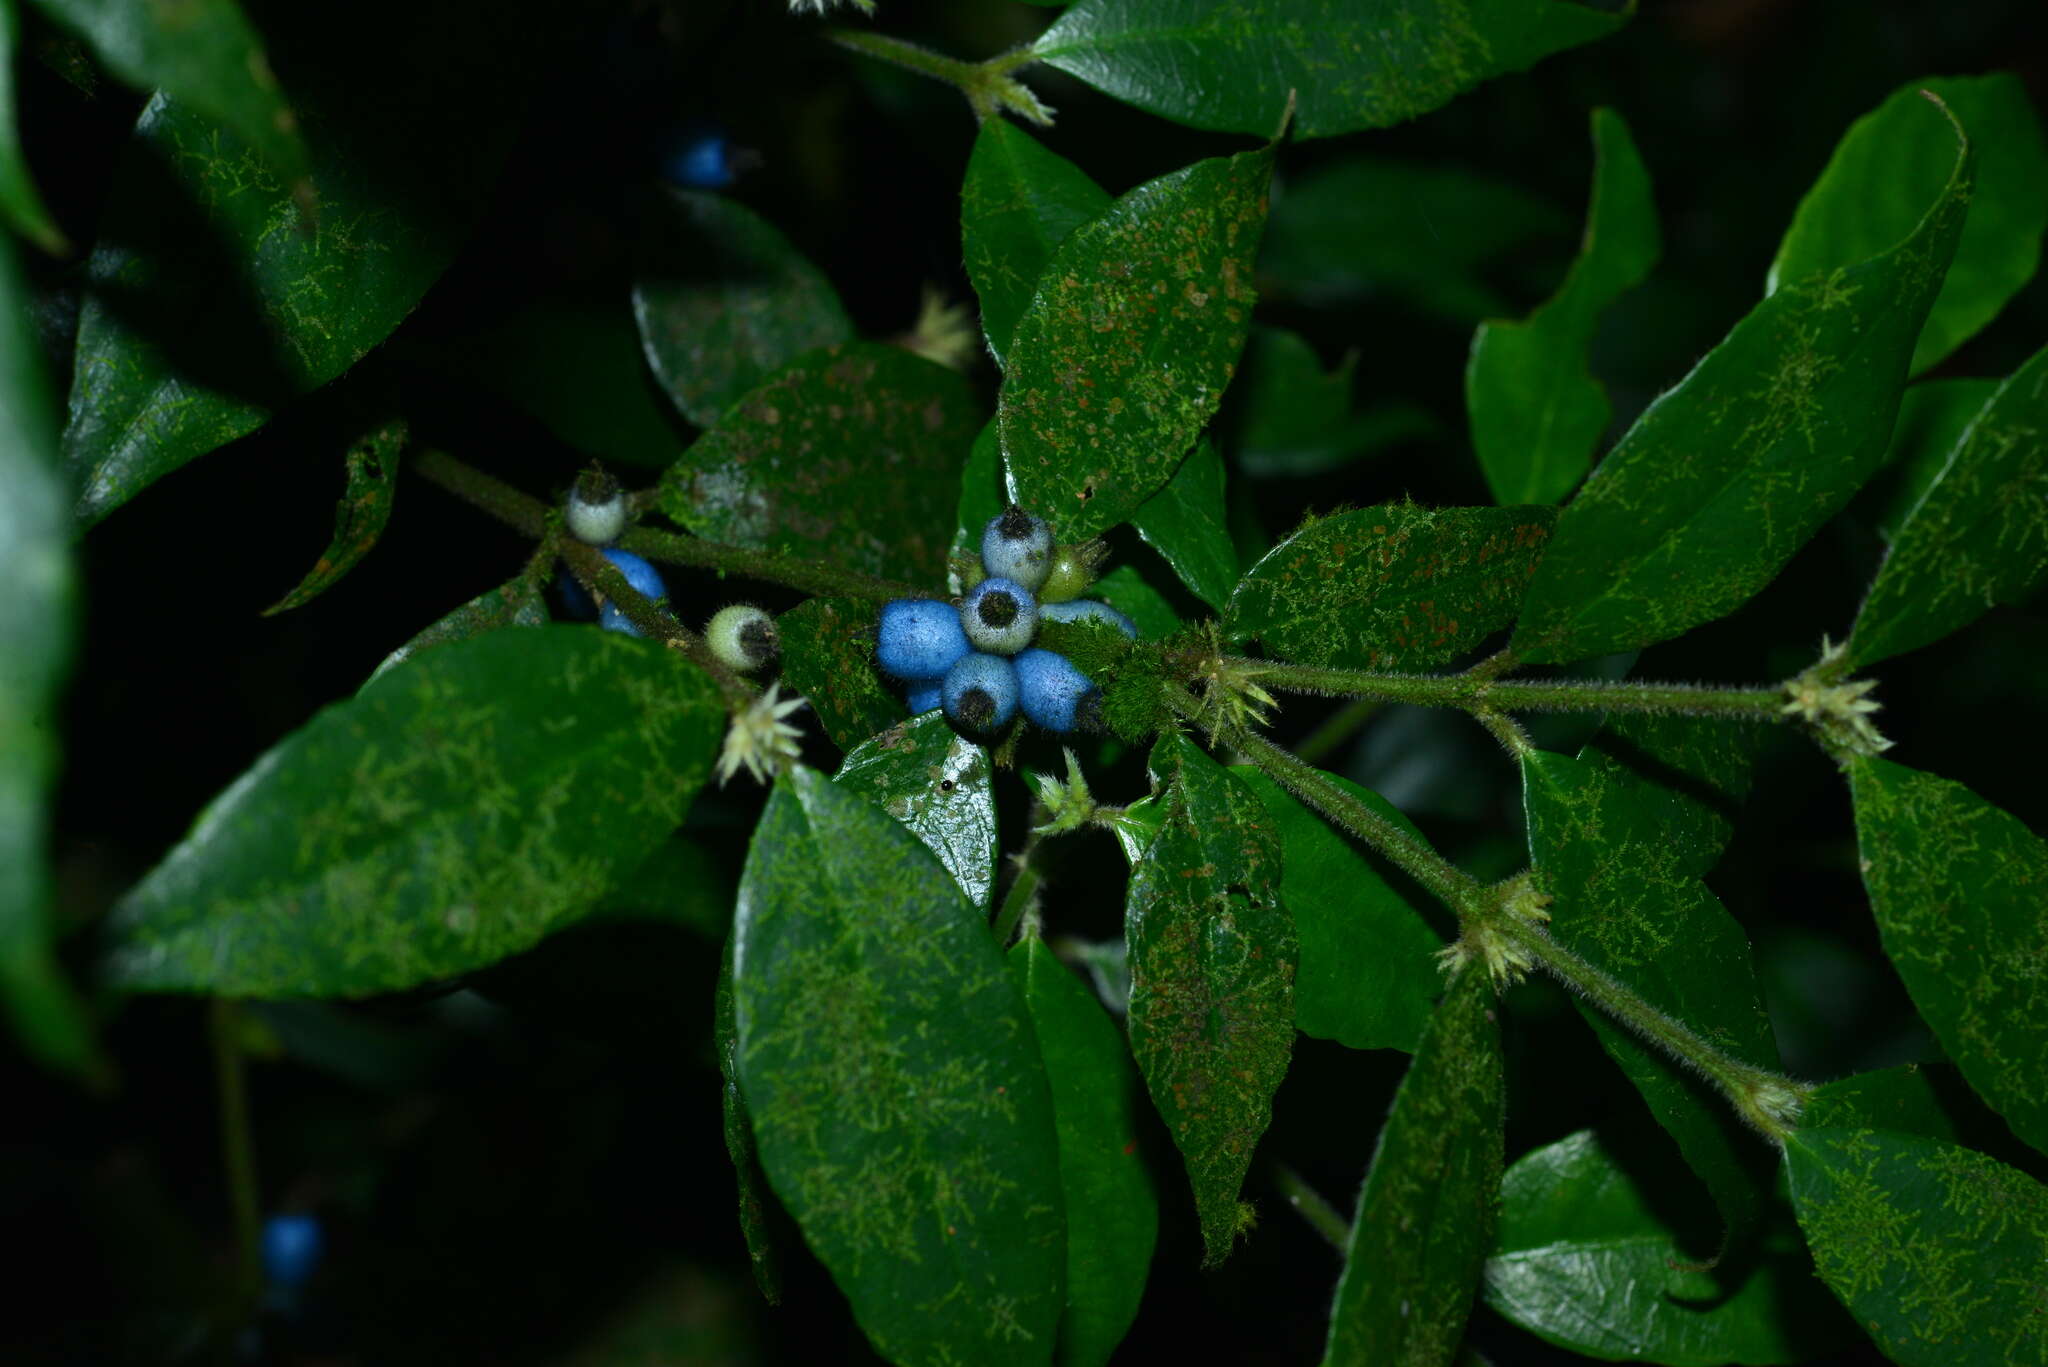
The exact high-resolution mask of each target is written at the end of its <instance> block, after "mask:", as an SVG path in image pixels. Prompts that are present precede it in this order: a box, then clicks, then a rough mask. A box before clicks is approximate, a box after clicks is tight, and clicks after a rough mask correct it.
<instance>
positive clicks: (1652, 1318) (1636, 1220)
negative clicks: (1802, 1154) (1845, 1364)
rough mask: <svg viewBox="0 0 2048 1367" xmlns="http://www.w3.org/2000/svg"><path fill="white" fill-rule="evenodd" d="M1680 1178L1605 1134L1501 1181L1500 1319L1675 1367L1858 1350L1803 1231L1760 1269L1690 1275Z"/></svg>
mask: <svg viewBox="0 0 2048 1367" xmlns="http://www.w3.org/2000/svg"><path fill="white" fill-rule="evenodd" d="M1670 1177H1671V1174H1669V1173H1667V1172H1664V1171H1661V1170H1649V1171H1645V1170H1643V1168H1642V1167H1641V1165H1640V1164H1636V1165H1626V1164H1623V1163H1621V1162H1618V1161H1617V1160H1616V1158H1615V1156H1614V1155H1613V1154H1612V1153H1610V1152H1609V1151H1608V1149H1607V1148H1606V1147H1605V1146H1604V1145H1603V1144H1602V1143H1601V1141H1600V1136H1599V1135H1597V1134H1595V1133H1594V1132H1593V1131H1591V1130H1581V1131H1579V1132H1578V1133H1577V1134H1574V1135H1570V1136H1568V1137H1566V1138H1564V1139H1560V1140H1558V1141H1557V1142H1556V1143H1555V1144H1550V1145H1547V1146H1546V1147H1544V1148H1540V1149H1537V1150H1535V1151H1534V1152H1532V1153H1528V1154H1524V1155H1523V1156H1522V1157H1521V1158H1519V1159H1517V1160H1516V1161H1515V1163H1514V1165H1513V1166H1511V1167H1510V1168H1509V1169H1508V1171H1507V1176H1506V1177H1504V1178H1503V1179H1502V1180H1501V1212H1500V1242H1499V1243H1498V1245H1496V1246H1495V1248H1494V1252H1493V1257H1492V1258H1490V1259H1489V1260H1488V1261H1487V1264H1486V1292H1485V1294H1486V1303H1487V1305H1488V1306H1489V1307H1490V1308H1492V1309H1493V1310H1495V1311H1496V1312H1498V1313H1499V1314H1500V1315H1501V1316H1502V1317H1504V1318H1505V1319H1507V1320H1509V1321H1510V1322H1511V1323H1514V1324H1516V1325H1519V1326H1520V1327H1522V1328H1524V1329H1526V1330H1528V1331H1529V1332H1530V1333H1532V1334H1535V1335H1538V1336H1539V1337H1541V1338H1544V1339H1547V1340H1548V1341H1549V1342H1551V1343H1554V1344H1556V1345H1557V1346H1558V1347H1560V1348H1567V1349H1570V1350H1572V1351H1574V1352H1578V1353H1584V1354H1585V1355H1587V1356H1588V1357H1596V1358H1605V1359H1608V1360H1613V1361H1632V1360H1642V1361H1646V1362H1659V1363H1666V1364H1669V1367H1722V1364H1724V1363H1795V1362H1804V1361H1807V1360H1809V1359H1811V1358H1814V1357H1816V1356H1819V1355H1820V1354H1822V1353H1826V1352H1830V1351H1833V1350H1835V1349H1838V1348H1843V1347H1846V1346H1847V1345H1849V1344H1851V1343H1853V1342H1855V1341H1856V1339H1857V1338H1858V1337H1859V1336H1858V1334H1857V1331H1856V1326H1855V1325H1854V1324H1853V1323H1852V1322H1850V1321H1849V1320H1848V1318H1847V1317H1846V1316H1844V1315H1843V1314H1842V1312H1841V1308H1840V1307H1839V1306H1837V1305H1836V1304H1835V1302H1834V1299H1833V1298H1832V1297H1831V1296H1829V1295H1828V1293H1827V1291H1826V1289H1825V1288H1824V1287H1822V1286H1821V1285H1820V1284H1819V1283H1818V1282H1816V1281H1815V1280H1814V1275H1813V1263H1812V1260H1811V1259H1810V1258H1808V1257H1807V1255H1806V1252H1805V1249H1804V1248H1803V1247H1802V1246H1801V1244H1800V1242H1799V1238H1798V1235H1797V1233H1796V1232H1795V1231H1793V1230H1791V1229H1789V1228H1782V1227H1779V1226H1773V1228H1772V1229H1771V1230H1770V1231H1769V1233H1768V1234H1767V1235H1766V1236H1765V1239H1764V1243H1763V1246H1762V1247H1761V1248H1760V1249H1758V1250H1757V1251H1756V1254H1755V1255H1754V1256H1750V1257H1744V1258H1741V1259H1734V1258H1731V1259H1726V1260H1724V1261H1723V1262H1722V1263H1721V1265H1719V1266H1718V1267H1715V1268H1711V1269H1709V1268H1706V1267H1703V1266H1701V1265H1700V1264H1699V1263H1697V1262H1693V1261H1690V1260H1689V1259H1688V1258H1687V1257H1686V1255H1685V1253H1684V1252H1683V1251H1682V1250H1681V1248H1680V1238H1681V1234H1680V1228H1679V1226H1677V1225H1675V1224H1674V1223H1673V1222H1672V1221H1671V1220H1670V1219H1669V1218H1667V1216H1666V1214H1665V1212H1666V1211H1668V1210H1669V1209H1670V1206H1671V1202H1672V1195H1673V1192H1672V1189H1671V1184H1670V1181H1669V1179H1670ZM1681 1180H1682V1179H1681ZM1787 1223H1789V1222H1787Z"/></svg>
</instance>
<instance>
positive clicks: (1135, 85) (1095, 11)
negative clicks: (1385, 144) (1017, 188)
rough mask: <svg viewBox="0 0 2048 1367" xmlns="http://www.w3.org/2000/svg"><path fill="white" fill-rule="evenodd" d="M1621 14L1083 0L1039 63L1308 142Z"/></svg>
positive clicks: (1525, 5) (1482, 2)
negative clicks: (1285, 122) (1288, 115)
mask: <svg viewBox="0 0 2048 1367" xmlns="http://www.w3.org/2000/svg"><path fill="white" fill-rule="evenodd" d="M1626 19H1627V15H1626V14H1610V13H1607V12H1605V11H1602V10H1595V9H1589V8H1586V7H1583V6H1580V5H1576V4H1570V3H1565V2H1564V0H1080V3H1078V4H1076V5H1074V6H1073V7H1072V8H1071V9H1069V10H1068V11H1067V12H1066V13H1065V14H1063V15H1061V16H1060V18H1059V19H1058V21H1057V22H1055V23H1054V24H1053V26H1052V27H1051V28H1049V29H1047V30H1046V31H1045V32H1044V33H1043V34H1041V35H1040V36H1039V39H1038V41H1037V42H1036V43H1034V44H1032V49H1033V51H1034V52H1035V53H1036V54H1037V55H1038V58H1039V60H1040V61H1043V62H1044V63H1046V65H1048V66H1053V67H1057V68H1059V69H1060V70H1061V71H1064V72H1067V73H1068V74H1069V75H1073V76H1078V77H1080V78H1081V79H1082V80H1084V81H1086V82H1087V83H1088V84H1090V85H1092V86H1094V87H1095V88H1096V89H1097V90H1100V91H1102V92H1103V93H1104V94H1106V95H1112V96H1114V97H1115V98H1117V99H1119V100H1122V101H1124V102H1125V103H1127V104H1134V105H1136V106H1137V107H1138V108H1140V109H1143V110H1146V111H1148V112H1149V113H1153V114H1157V115H1159V116H1161V117H1162V118H1168V119H1172V120H1174V121H1175V122H1177V123H1184V124H1188V125H1189V126H1191V127H1194V128H1207V129H1212V130H1214V131H1216V132H1219V133H1256V134H1261V135H1266V134H1271V133H1273V132H1275V131H1276V130H1277V129H1279V127H1280V123H1281V117H1282V114H1283V113H1284V111H1285V110H1286V109H1287V107H1288V103H1289V101H1290V99H1292V100H1293V101H1294V104H1295V113H1294V128H1295V131H1296V133H1297V134H1298V136H1300V137H1304V138H1320V137H1328V136H1330V135H1332V134H1336V133H1355V132H1357V131H1358V130H1360V129H1362V128H1389V127H1392V126H1393V125H1394V124H1397V123H1405V122H1407V121H1408V120H1409V119H1412V118H1415V117H1416V116H1417V115H1420V114H1427V113H1428V112H1429V111H1430V110H1432V109H1436V108H1438V107H1439V106H1442V105H1446V104H1449V103H1450V102H1451V101H1452V100H1453V99H1455V98H1456V97H1458V96H1459V95H1462V94H1464V93H1465V92H1466V91H1467V90H1470V89H1471V88H1472V87H1473V86H1476V85H1478V84H1479V83H1480V82H1482V81H1487V80H1490V79H1492V78H1493V77H1495V76H1499V75H1503V74H1505V73H1507V72H1510V71H1520V70H1522V69H1523V68H1525V67H1529V66H1533V65H1534V64H1535V63H1536V62H1538V61H1540V60H1541V59H1542V58H1544V57H1547V56H1549V55H1550V54H1551V53H1553V52H1558V51H1561V50H1563V49H1565V48H1568V47H1576V46H1578V45H1579V44H1580V43H1589V42H1591V41H1593V40H1594V39H1595V38H1601V37H1605V36H1606V35H1607V34H1609V33H1612V32H1614V31H1615V30H1616V29H1618V28H1620V27H1621V25H1622V24H1623V23H1624V22H1625V21H1626Z"/></svg>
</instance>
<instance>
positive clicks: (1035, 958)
mask: <svg viewBox="0 0 2048 1367" xmlns="http://www.w3.org/2000/svg"><path fill="white" fill-rule="evenodd" d="M1010 972H1011V975H1012V976H1013V977H1015V978H1016V980H1017V986H1018V990H1020V991H1021V992H1022V993H1023V994H1024V1004H1025V1006H1026V1008H1027V1009H1028V1010H1029V1011H1030V1012H1031V1025H1032V1029H1033V1031H1034V1032H1035V1033H1036V1035H1037V1037H1038V1052H1039V1054H1040V1056H1041V1057H1043V1058H1044V1060H1045V1073H1046V1077H1047V1079H1048V1080H1049V1081H1050V1082H1051V1084H1052V1103H1053V1118H1054V1121H1055V1123H1056V1128H1057V1131H1058V1134H1059V1149H1060V1188H1061V1191H1062V1192H1063V1193H1064V1195H1065V1197H1066V1209H1067V1305H1066V1315H1065V1317H1064V1318H1063V1319H1062V1320H1061V1321H1060V1347H1059V1353H1058V1356H1057V1357H1056V1358H1055V1361H1057V1362H1058V1363H1059V1364H1060V1367H1101V1365H1102V1364H1104V1363H1107V1362H1108V1361H1109V1358H1110V1354H1111V1353H1113V1352H1114V1351H1115V1350H1116V1346H1117V1344H1118V1343H1119V1342H1121V1341H1122V1339H1123V1336H1124V1333H1125V1331H1126V1330H1128V1329H1129V1328H1130V1327H1131V1321H1132V1320H1133V1319H1135V1318H1136V1317H1137V1314H1138V1302H1139V1300H1140V1299H1141V1298H1142V1297H1143V1296H1144V1294H1145V1280H1146V1277H1147V1275H1148V1274H1149V1273H1150V1271H1151V1268H1152V1246H1153V1244H1154V1243H1155V1242H1156V1241H1157V1239H1158V1237H1159V1195H1158V1193H1157V1192H1156V1191H1154V1190H1153V1187H1152V1174H1151V1173H1150V1172H1148V1171H1147V1170H1146V1168H1145V1160H1144V1157H1143V1155H1141V1154H1140V1153H1139V1152H1138V1115H1137V1107H1136V1106H1135V1105H1134V1104H1133V1099H1134V1093H1135V1090H1136V1088H1137V1085H1138V1079H1137V1077H1136V1075H1135V1074H1134V1073H1133V1072H1132V1070H1131V1054H1130V1050H1129V1049H1127V1048H1125V1046H1124V1040H1123V1035H1122V1034H1121V1033H1120V1032H1119V1031H1118V1030H1117V1028H1116V1023H1115V1022H1114V1021H1112V1020H1111V1019H1110V1018H1109V1016H1108V1014H1107V1013H1106V1012H1105V1011H1103V1009H1102V1004H1101V1003H1100V1002H1098V1001H1097V1000H1096V999H1095V994H1094V993H1093V992H1091V991H1089V990H1088V989H1087V988H1086V987H1084V986H1082V985H1081V980H1080V979H1079V978H1076V977H1075V976H1074V975H1073V974H1072V973H1071V972H1069V971H1068V970H1067V968H1066V967H1065V966H1064V965H1063V964H1061V963H1060V961H1059V960H1058V959H1055V958H1054V957H1053V955H1052V951H1051V950H1049V949H1047V948H1046V947H1045V942H1044V941H1043V940H1041V939H1039V938H1038V937H1037V936H1036V935H1027V936H1025V937H1024V939H1023V940H1021V941H1019V942H1018V944H1017V945H1016V946H1015V947H1014V948H1013V949H1011V950H1010Z"/></svg>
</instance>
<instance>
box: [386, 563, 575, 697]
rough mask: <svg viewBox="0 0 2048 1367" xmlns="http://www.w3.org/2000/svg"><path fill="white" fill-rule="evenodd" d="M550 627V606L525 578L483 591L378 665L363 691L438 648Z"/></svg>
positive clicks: (536, 587) (426, 627) (420, 632)
mask: <svg viewBox="0 0 2048 1367" xmlns="http://www.w3.org/2000/svg"><path fill="white" fill-rule="evenodd" d="M547 623H548V609H547V604H545V603H543V602H542V601H541V596H540V589H539V587H538V586H537V585H535V584H534V583H533V582H532V581H530V580H528V579H526V578H524V577H521V578H518V579H514V580H511V581H510V582H508V583H504V584H500V585H499V586H498V587H497V588H494V589H486V590H484V591H483V592H482V593H480V594H478V595H477V596H476V597H474V598H472V599H470V600H469V601H468V602H467V603H464V604H463V605H462V606H461V607H459V608H456V609H455V610H454V611H453V612H450V613H448V614H447V615H446V616H443V617H438V618H436V619H435V620H434V621H432V622H429V623H428V624H427V625H426V626H424V627H422V628H421V629H420V630H419V631H418V632H416V633H414V635H413V637H412V639H411V640H408V641H407V642H406V643H405V644H404V645H402V646H400V647H399V648H398V649H396V650H394V651H392V652H391V653H390V654H389V655H386V656H385V657H384V658H383V660H382V661H381V662H379V664H378V665H377V668H376V669H375V670H374V671H373V672H372V673H371V675H370V677H369V678H368V679H367V680H365V681H364V684H363V687H365V688H367V687H369V686H370V685H371V684H373V683H375V682H376V681H377V680H378V679H379V678H380V677H382V676H383V675H384V674H385V672H386V671H388V670H392V669H395V668H397V667H398V666H399V665H401V664H404V663H405V662H406V661H407V660H410V659H414V658H416V657H417V656H419V655H420V654H422V653H424V652H426V651H429V650H432V649H433V648H434V647H435V646H444V645H447V644H449V643H450V642H453V641H467V640H468V639H469V638H470V637H472V636H481V635H483V634H484V633H485V632H487V631H496V630H498V629H499V628H500V627H540V626H546V625H547Z"/></svg>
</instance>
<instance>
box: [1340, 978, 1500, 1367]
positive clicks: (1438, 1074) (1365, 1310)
mask: <svg viewBox="0 0 2048 1367" xmlns="http://www.w3.org/2000/svg"><path fill="white" fill-rule="evenodd" d="M1504 1104H1505V1097H1504V1094H1503V1081H1502V1076H1501V1053H1500V1020H1499V1017H1498V1008H1497V1006H1496V1004H1495V1001H1494V994H1493V984H1492V982H1491V980H1490V979H1489V978H1488V977H1487V974H1486V972H1485V970H1484V969H1483V968H1481V967H1479V966H1477V965H1468V966H1467V967H1465V968H1463V969H1461V970H1460V971H1459V972H1458V973H1457V974H1456V976H1454V977H1453V978H1452V979H1451V981H1450V985H1449V986H1448V987H1447V988H1446V989H1445V991H1444V997H1443V1002H1442V1004H1441V1005H1439V1006H1438V1007H1437V1008H1436V1011H1435V1012H1434V1013H1433V1014H1432V1015H1431V1016H1430V1019H1429V1028H1428V1029H1427V1030H1426V1031H1425V1032H1424V1033H1423V1036H1422V1046H1421V1048H1419V1049H1417V1050H1416V1052H1415V1061H1414V1062H1413V1063H1412V1064H1410V1065H1409V1067H1408V1076H1406V1077H1405V1078H1403V1079H1402V1080H1401V1090H1400V1091H1399V1092H1397V1093H1396V1094H1395V1096H1394V1109H1393V1111H1392V1112H1391V1113H1389V1115H1388V1116H1387V1124H1386V1128H1385V1129H1383V1130H1382V1131H1381V1132H1380V1138H1379V1147H1378V1149H1377V1150H1376V1151H1375V1152H1374V1154H1373V1159H1372V1169H1371V1171H1369V1172H1368V1173H1367V1174H1366V1177H1365V1185H1364V1186H1363V1187H1361V1188H1360V1189H1359V1193H1358V1213H1357V1215H1356V1216H1355V1218H1353V1220H1352V1222H1351V1244H1350V1247H1348V1248H1347V1249H1345V1251H1344V1278H1343V1280H1342V1281H1341V1282H1339V1283H1338V1285H1337V1298H1336V1301H1335V1303H1333V1304H1332V1305H1331V1307H1330V1337H1329V1343H1328V1346H1327V1347H1326V1349H1325V1350H1324V1353H1323V1362H1324V1364H1325V1367H1383V1364H1389V1363H1402V1364H1416V1367H1421V1364H1426V1363H1447V1362H1449V1361H1450V1360H1451V1358H1452V1356H1453V1355H1454V1354H1455V1353H1456V1352H1457V1348H1458V1344H1459V1342H1460V1340H1462V1339H1463V1338H1464V1336H1465V1320H1466V1318H1467V1316H1469V1315H1470V1314H1471V1313H1472V1300H1473V1293H1474V1292H1475V1290H1476V1289H1477V1288H1478V1285H1479V1277H1480V1272H1481V1270H1482V1269H1483V1267H1484V1266H1485V1262H1486V1251H1487V1249H1489V1248H1490V1247H1492V1245H1493V1226H1494V1219H1495V1198H1496V1194H1497V1193H1498V1191H1499V1189H1500V1171H1501V1142H1502V1141H1501V1126H1502V1110H1503V1106H1504Z"/></svg>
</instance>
